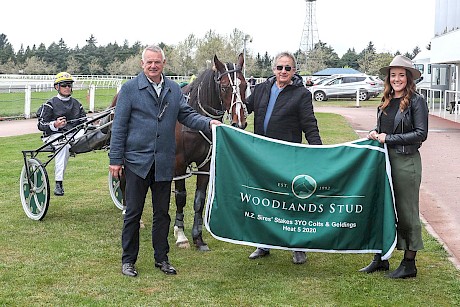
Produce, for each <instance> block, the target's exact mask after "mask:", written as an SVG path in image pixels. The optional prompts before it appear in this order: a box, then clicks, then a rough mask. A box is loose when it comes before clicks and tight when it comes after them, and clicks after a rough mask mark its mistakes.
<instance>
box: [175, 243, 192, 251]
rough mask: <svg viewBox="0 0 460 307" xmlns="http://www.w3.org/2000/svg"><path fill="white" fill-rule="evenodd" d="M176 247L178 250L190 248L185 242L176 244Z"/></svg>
mask: <svg viewBox="0 0 460 307" xmlns="http://www.w3.org/2000/svg"><path fill="white" fill-rule="evenodd" d="M176 246H177V247H179V248H185V249H186V248H190V243H188V241H185V242H176Z"/></svg>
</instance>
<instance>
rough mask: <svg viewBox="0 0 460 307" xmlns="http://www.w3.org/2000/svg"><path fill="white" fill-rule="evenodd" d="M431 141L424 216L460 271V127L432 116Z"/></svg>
mask: <svg viewBox="0 0 460 307" xmlns="http://www.w3.org/2000/svg"><path fill="white" fill-rule="evenodd" d="M315 111H316V112H327V113H337V114H340V115H342V116H344V117H345V118H346V119H347V120H348V122H349V123H350V125H351V126H352V127H353V129H354V130H355V131H356V132H357V133H358V135H359V136H360V137H365V136H366V135H367V131H369V130H371V129H372V128H374V126H375V123H376V111H375V109H373V108H340V107H327V106H326V107H316V108H315ZM429 129H430V130H429V133H428V139H427V140H426V141H425V142H424V143H423V146H422V147H421V149H420V152H421V155H422V164H423V175H422V186H421V191H420V200H421V201H420V213H421V217H422V220H423V221H424V223H425V227H426V228H427V230H428V231H429V232H430V234H431V235H433V236H434V237H436V238H437V239H438V240H439V241H440V242H441V243H442V244H443V245H444V248H445V249H446V250H447V251H448V253H449V254H450V255H451V257H450V260H451V261H452V263H454V265H455V266H456V267H457V268H458V269H460V222H459V221H460V199H459V198H458V197H457V195H458V193H457V191H456V189H457V187H459V186H460V163H459V161H457V159H459V158H460V123H456V122H453V121H449V120H446V119H443V118H440V117H437V116H433V115H430V119H429ZM38 132H39V131H38V129H37V119H28V120H14V121H0V137H5V136H15V135H21V134H29V133H38Z"/></svg>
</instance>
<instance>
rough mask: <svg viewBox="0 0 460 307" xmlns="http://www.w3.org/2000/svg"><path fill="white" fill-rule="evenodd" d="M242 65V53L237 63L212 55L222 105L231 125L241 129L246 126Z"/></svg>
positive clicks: (244, 81)
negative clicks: (225, 61) (224, 61)
mask: <svg viewBox="0 0 460 307" xmlns="http://www.w3.org/2000/svg"><path fill="white" fill-rule="evenodd" d="M243 65H244V58H243V54H242V53H241V54H240V55H239V57H238V64H234V63H226V64H224V63H222V62H221V61H219V59H218V58H217V56H216V55H214V67H215V69H216V70H217V72H218V76H217V82H218V83H219V88H220V97H221V100H222V105H223V106H224V107H225V109H226V111H227V113H228V115H229V117H230V120H231V125H232V126H234V127H238V128H241V129H245V128H246V126H247V122H246V117H247V111H246V89H247V83H246V79H245V78H244V76H243V73H242V71H241V69H242V68H243Z"/></svg>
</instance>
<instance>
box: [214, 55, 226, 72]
mask: <svg viewBox="0 0 460 307" xmlns="http://www.w3.org/2000/svg"><path fill="white" fill-rule="evenodd" d="M214 67H215V68H216V70H217V71H220V72H223V71H225V65H224V64H222V62H221V61H219V59H218V58H217V55H214Z"/></svg>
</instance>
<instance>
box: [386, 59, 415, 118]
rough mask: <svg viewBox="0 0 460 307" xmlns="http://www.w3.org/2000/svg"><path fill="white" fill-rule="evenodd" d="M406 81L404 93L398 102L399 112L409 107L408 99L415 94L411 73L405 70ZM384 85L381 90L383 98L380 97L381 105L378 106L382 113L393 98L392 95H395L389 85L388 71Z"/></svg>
mask: <svg viewBox="0 0 460 307" xmlns="http://www.w3.org/2000/svg"><path fill="white" fill-rule="evenodd" d="M390 69H391V68H390ZM406 79H407V84H406V88H404V93H403V95H402V97H401V100H400V102H399V110H400V111H401V112H402V111H404V110H405V109H407V108H408V107H409V103H410V99H411V97H412V96H413V95H414V94H415V92H416V91H415V83H414V77H413V76H412V73H411V72H410V71H409V70H407V69H406ZM384 85H385V87H384V90H383V96H382V100H381V103H380V105H379V108H380V110H382V111H384V110H385V108H386V107H387V106H388V105H389V104H390V101H391V99H392V98H393V97H394V94H395V92H394V90H393V87H392V86H391V84H390V70H388V74H387V76H386V77H385V82H384Z"/></svg>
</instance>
